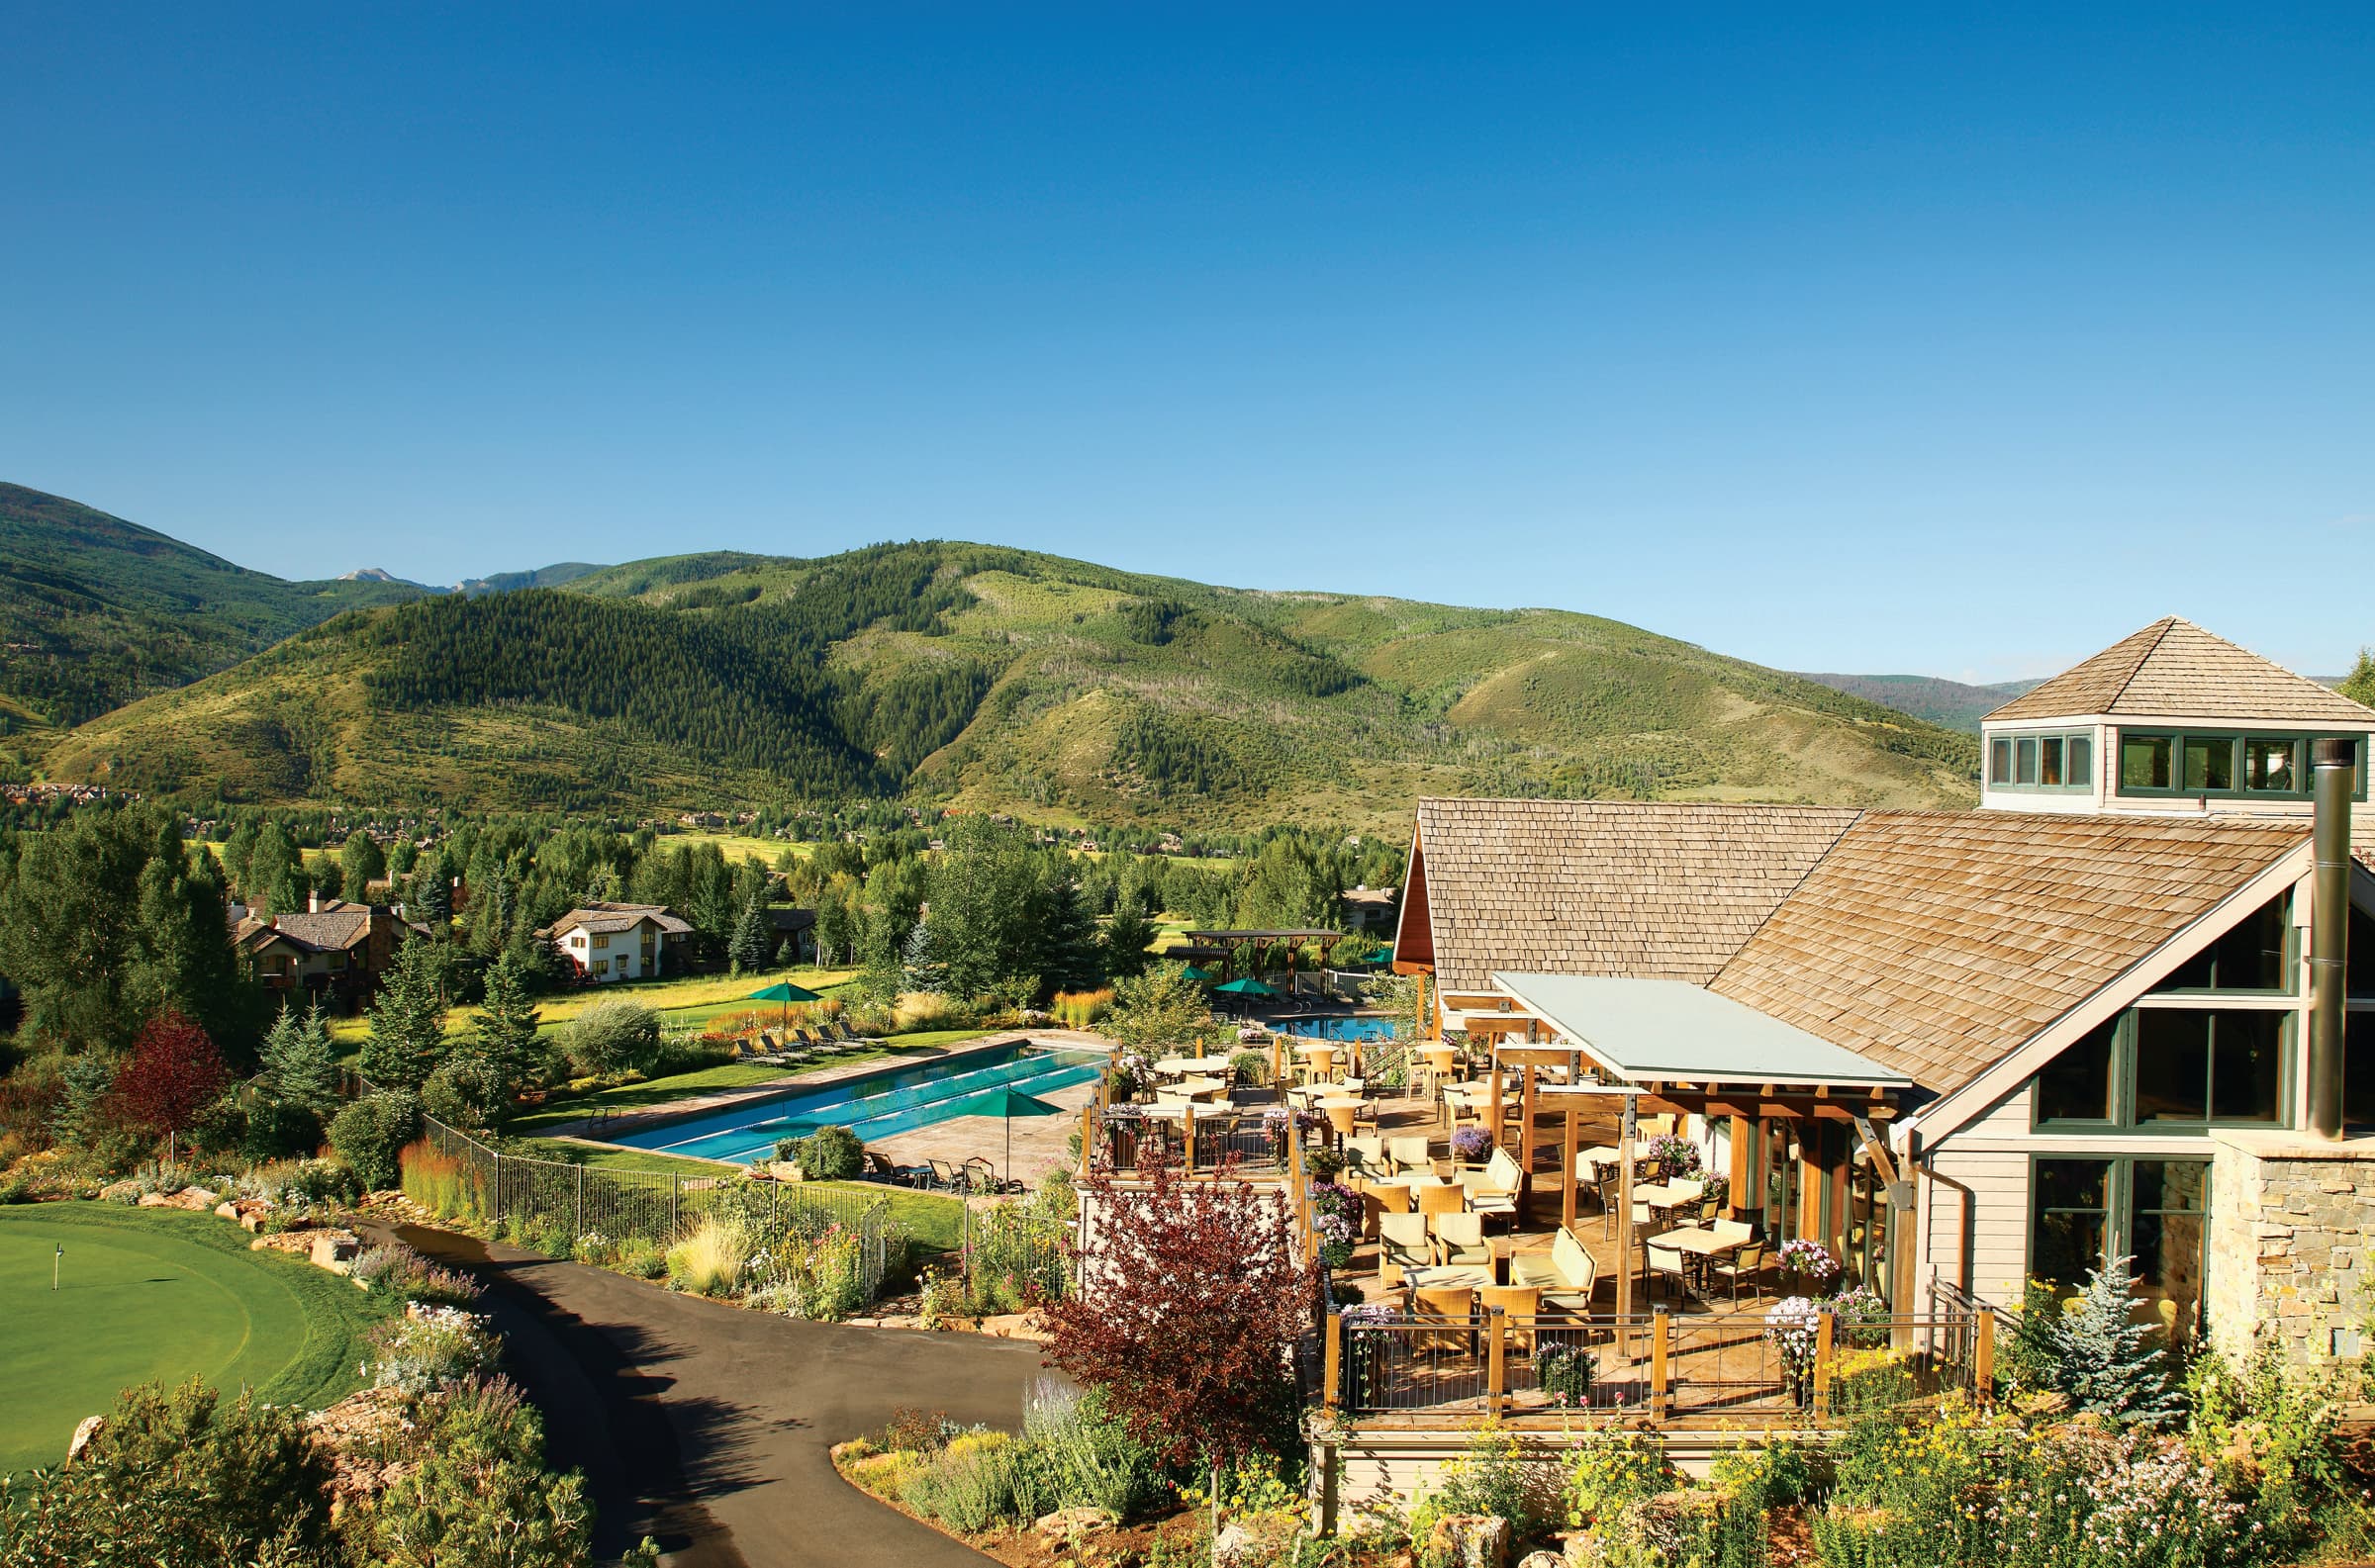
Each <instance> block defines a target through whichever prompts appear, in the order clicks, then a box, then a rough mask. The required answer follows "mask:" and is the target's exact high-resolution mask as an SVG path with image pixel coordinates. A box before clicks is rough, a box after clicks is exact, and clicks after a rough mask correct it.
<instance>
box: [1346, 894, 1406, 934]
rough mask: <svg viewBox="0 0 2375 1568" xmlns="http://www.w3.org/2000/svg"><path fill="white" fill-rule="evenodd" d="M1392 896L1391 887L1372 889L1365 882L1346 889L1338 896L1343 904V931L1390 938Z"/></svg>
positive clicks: (1392, 910)
mask: <svg viewBox="0 0 2375 1568" xmlns="http://www.w3.org/2000/svg"><path fill="white" fill-rule="evenodd" d="M1394 894H1395V890H1394V889H1393V888H1391V887H1372V886H1370V885H1369V884H1368V883H1367V882H1363V883H1362V884H1361V885H1360V886H1358V887H1348V888H1346V889H1345V890H1344V892H1343V893H1342V894H1340V895H1339V896H1340V897H1341V898H1342V900H1343V904H1344V928H1345V930H1346V931H1348V932H1352V933H1354V934H1356V935H1359V936H1371V937H1382V936H1391V935H1392V934H1393V925H1394Z"/></svg>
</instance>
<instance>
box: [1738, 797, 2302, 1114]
mask: <svg viewBox="0 0 2375 1568" xmlns="http://www.w3.org/2000/svg"><path fill="white" fill-rule="evenodd" d="M2308 838H2309V824H2308V823H2307V822H2305V821H2300V820H2293V821H2278V822H2262V821H2251V820H2245V819H2240V818H2234V817H2211V818H2175V819H2172V818H2165V817H2164V818H2154V817H2136V816H2049V815H2042V814H2032V813H2028V812H2013V811H1875V812H1872V813H1870V814H1869V815H1867V816H1865V817H1864V818H1863V819H1862V820H1861V821H1859V822H1857V823H1856V824H1855V825H1854V826H1853V827H1852V828H1851V829H1849V830H1848V832H1846V833H1845V834H1843V835H1842V836H1841V838H1840V840H1839V842H1838V844H1837V845H1836V846H1835V847H1834V848H1833V849H1832V851H1831V852H1830V854H1829V855H1827V856H1826V857H1824V859H1823V862H1822V864H1821V865H1820V866H1818V867H1816V868H1815V869H1814V870H1813V871H1812V872H1811V873H1810V874H1809V875H1808V876H1806V878H1805V880H1804V882H1803V883H1802V884H1801V885H1800V886H1799V887H1798V888H1797V889H1796V890H1795V891H1794V892H1793V893H1792V894H1791V895H1790V896H1789V898H1788V899H1786V900H1785V901H1784V902H1782V904H1781V905H1780V906H1779V907H1778V908H1777V909H1775V910H1774V911H1773V915H1772V918H1771V919H1770V920H1768V921H1766V922H1765V923H1764V924H1763V926H1762V927H1761V928H1760V929H1759V930H1758V931H1757V933H1756V934H1755V935H1754V936H1753V937H1751V938H1749V939H1748V941H1747V942H1746V944H1745V945H1743V946H1742V948H1741V949H1740V951H1739V953H1738V954H1737V955H1736V956H1734V957H1733V958H1732V960H1731V961H1730V962H1729V963H1727V964H1726V965H1725V966H1724V967H1723V970H1722V972H1721V973H1719V974H1718V975H1716V977H1715V979H1714V983H1713V984H1712V985H1711V986H1710V989H1712V990H1714V991H1716V992H1717V993H1718V994H1720V995H1724V996H1729V997H1732V998H1733V999H1735V1000H1737V1001H1742V1002H1746V1003H1747V1004H1749V1005H1750V1006H1752V1007H1755V1008H1756V1009H1757V1010H1758V1011H1759V1012H1762V1013H1765V1014H1766V1015H1768V1016H1770V1017H1773V1018H1776V1019H1779V1020H1781V1021H1783V1022H1785V1023H1790V1024H1795V1025H1796V1026H1798V1027H1799V1028H1801V1029H1804V1030H1806V1031H1807V1032H1808V1033H1810V1034H1813V1035H1816V1036H1819V1037H1820V1038H1822V1039H1824V1040H1828V1041H1830V1042H1832V1043H1833V1044H1835V1045H1839V1046H1844V1047H1847V1048H1848V1049H1849V1050H1851V1051H1854V1052H1856V1053H1858V1054H1859V1055H1862V1056H1864V1057H1867V1058H1869V1059H1871V1060H1872V1061H1877V1062H1879V1063H1881V1064H1882V1065H1883V1066H1887V1067H1891V1068H1894V1069H1896V1070H1898V1071H1901V1072H1903V1073H1905V1074H1906V1075H1907V1076H1908V1077H1911V1078H1913V1079H1914V1080H1916V1081H1917V1082H1919V1083H1920V1084H1922V1085H1923V1086H1924V1087H1925V1088H1928V1089H1932V1090H1935V1091H1937V1092H1939V1093H1942V1094H1944V1093H1949V1092H1951V1091H1952V1090H1954V1089H1956V1088H1958V1087H1960V1086H1961V1085H1962V1084H1963V1083H1965V1082H1967V1081H1969V1080H1970V1079H1971V1078H1972V1077H1975V1076H1976V1075H1978V1074H1979V1073H1980V1072H1981V1071H1983V1070H1984V1069H1985V1068H1986V1067H1987V1066H1988V1065H1989V1064H1990V1063H1992V1062H1993V1061H1996V1060H1997V1059H1998V1058H1999V1057H2001V1056H2002V1055H2003V1054H2004V1053H2005V1052H2007V1051H2010V1050H2012V1049H2013V1048H2014V1047H2016V1046H2018V1045H2020V1044H2021V1043H2022V1042H2023V1041H2025V1040H2027V1039H2028V1038H2030V1037H2031V1036H2033V1035H2035V1034H2036V1033H2037V1032H2038V1031H2040V1030H2041V1029H2042V1028H2044V1027H2045V1026H2046V1025H2047V1024H2049V1023H2051V1022H2052V1021H2053V1020H2054V1019H2055V1018H2057V1017H2059V1016H2060V1015H2061V1014H2062V1013H2064V1012H2066V1011H2067V1010H2068V1009H2069V1008H2071V1007H2072V1006H2075V1005H2076V1004H2077V1003H2078V1002H2080V1001H2082V1000H2084V999H2085V998H2086V997H2088V996H2090V995H2092V994H2094V993H2095V992H2096V991H2098V990H2100V989H2102V988H2103V987H2104V986H2105V985H2107V984H2109V983H2110V982H2111V981H2112V980H2114V979H2116V978H2117V977H2118V976H2119V975H2120V974H2121V973H2123V972H2124V971H2126V970H2127V969H2129V968H2132V967H2134V966H2135V965H2136V964H2137V963H2138V962H2140V961H2141V960H2142V959H2143V958H2144V957H2145V956H2146V955H2147V954H2149V953H2151V952H2152V951H2153V950H2154V949H2155V948H2158V947H2159V946H2161V945H2162V944H2163V943H2165V942H2167V941H2168V940H2169V939H2170V938H2172V937H2174V936H2176V935H2177V934H2178V933H2179V932H2181V931H2183V930H2184V929H2185V928H2186V927H2188V926H2190V925H2192V924H2193V923H2194V922H2195V921H2196V920H2199V919H2200V918H2202V917H2203V916H2204V915H2206V914H2208V913H2209V912H2210V911H2211V910H2213V909H2214V908H2216V907H2217V906H2218V905H2219V904H2221V903H2222V902H2224V901H2225V900H2226V899H2228V898H2229V897H2231V896H2232V895H2233V894H2234V893H2235V892H2237V891H2239V890H2240V889H2241V888H2242V887H2243V886H2244V885H2245V884H2246V883H2248V882H2249V881H2251V879H2252V878H2253V877H2255V876H2259V875H2261V874H2262V873H2264V872H2266V871H2268V870H2270V869H2271V868H2272V867H2274V866H2275V865H2276V864H2277V862H2279V861H2281V860H2283V859H2284V858H2285V857H2286V856H2287V855H2289V854H2290V853H2291V852H2292V851H2294V850H2295V849H2297V848H2299V847H2300V846H2301V845H2303V844H2305V843H2306V842H2307V841H2308Z"/></svg>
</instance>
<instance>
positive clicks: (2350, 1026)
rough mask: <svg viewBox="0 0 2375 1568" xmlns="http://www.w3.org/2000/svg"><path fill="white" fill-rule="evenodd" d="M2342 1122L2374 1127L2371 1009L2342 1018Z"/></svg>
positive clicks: (2374, 1059) (2374, 1022) (2374, 1023)
mask: <svg viewBox="0 0 2375 1568" xmlns="http://www.w3.org/2000/svg"><path fill="white" fill-rule="evenodd" d="M2342 1120H2343V1121H2345V1122H2347V1123H2349V1124H2350V1125H2351V1126H2352V1127H2362V1128H2363V1127H2375V1009H2370V1008H2352V1009H2351V1010H2350V1011H2349V1012H2346V1013H2344V1014H2343V1015H2342Z"/></svg>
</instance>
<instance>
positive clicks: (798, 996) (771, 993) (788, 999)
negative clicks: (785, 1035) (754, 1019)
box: [742, 980, 824, 1029]
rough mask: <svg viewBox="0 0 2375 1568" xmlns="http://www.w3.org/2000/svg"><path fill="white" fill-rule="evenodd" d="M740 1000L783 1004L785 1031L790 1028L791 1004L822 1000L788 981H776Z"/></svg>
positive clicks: (803, 987)
mask: <svg viewBox="0 0 2375 1568" xmlns="http://www.w3.org/2000/svg"><path fill="white" fill-rule="evenodd" d="M742 999H743V1000H744V1001H746V1002H781V1003H783V1004H784V1027H785V1028H787V1029H788V1028H790V1027H791V1026H792V1004H793V1003H794V1002H821V1001H823V1000H824V998H823V997H821V996H819V995H817V994H816V993H815V992H814V991H811V990H808V989H807V988H806V987H805V986H799V985H795V984H793V983H792V982H791V981H790V980H777V981H776V982H775V983H774V984H773V985H769V986H766V987H764V988H762V989H759V990H755V991H753V992H751V993H750V994H749V995H748V996H745V997H743V998H742Z"/></svg>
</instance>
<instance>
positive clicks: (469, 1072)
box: [421, 1054, 511, 1128]
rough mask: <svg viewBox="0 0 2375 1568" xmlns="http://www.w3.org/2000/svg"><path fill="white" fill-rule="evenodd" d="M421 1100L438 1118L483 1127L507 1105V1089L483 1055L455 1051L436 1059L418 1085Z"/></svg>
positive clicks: (495, 1119) (501, 1114) (498, 1119)
mask: <svg viewBox="0 0 2375 1568" xmlns="http://www.w3.org/2000/svg"><path fill="white" fill-rule="evenodd" d="M421 1103H422V1105H423V1106H424V1107H425V1108H426V1109H427V1112H428V1114H429V1115H431V1116H433V1117H435V1118H436V1119H437V1120H438V1121H440V1122H444V1123H447V1124H449V1125H451V1126H454V1127H469V1128H487V1127H493V1126H495V1125H496V1124H497V1123H499V1122H501V1121H502V1120H503V1118H504V1113H505V1112H507V1111H508V1110H510V1109H511V1089H510V1087H509V1085H507V1084H506V1083H505V1082H504V1080H503V1073H502V1071H501V1069H499V1068H498V1067H497V1066H496V1065H495V1064H494V1063H493V1062H491V1061H487V1060H486V1059H485V1058H484V1057H480V1056H474V1055H467V1054H462V1055H455V1056H451V1057H448V1058H446V1059H445V1060H444V1061H442V1062H440V1063H439V1064H438V1066H437V1070H436V1071H434V1072H432V1073H430V1074H429V1075H428V1081H427V1082H426V1083H424V1084H422V1085H421Z"/></svg>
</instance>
